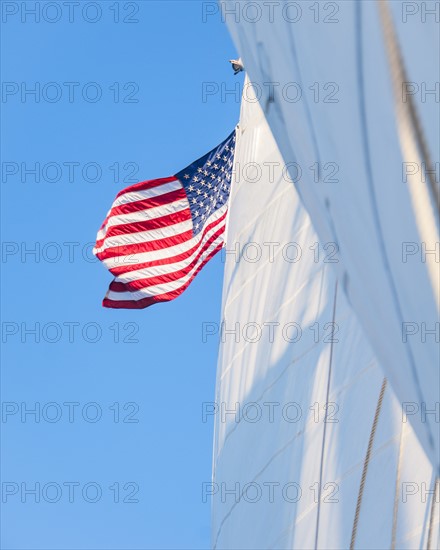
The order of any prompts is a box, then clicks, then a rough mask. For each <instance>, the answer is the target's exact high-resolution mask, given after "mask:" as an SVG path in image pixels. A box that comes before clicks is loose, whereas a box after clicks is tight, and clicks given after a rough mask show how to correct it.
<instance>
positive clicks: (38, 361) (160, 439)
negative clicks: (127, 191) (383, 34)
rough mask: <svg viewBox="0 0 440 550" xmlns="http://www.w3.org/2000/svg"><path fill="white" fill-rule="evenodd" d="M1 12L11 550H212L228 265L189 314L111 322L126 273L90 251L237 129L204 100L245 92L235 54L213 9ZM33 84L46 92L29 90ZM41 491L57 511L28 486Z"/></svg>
mask: <svg viewBox="0 0 440 550" xmlns="http://www.w3.org/2000/svg"><path fill="white" fill-rule="evenodd" d="M2 4H3V6H2V8H3V21H2V81H3V83H4V84H3V92H4V93H3V98H2V115H3V116H2V119H3V122H2V137H3V148H2V171H3V178H2V184H1V185H2V188H1V190H2V199H3V200H2V242H3V243H2V245H3V249H2V253H3V255H2V268H3V294H2V303H3V306H2V332H3V334H2V336H3V353H2V402H3V415H2V424H1V427H2V471H1V474H2V483H3V485H2V492H3V495H2V496H3V500H4V501H5V500H6V502H4V503H3V506H2V508H3V511H2V525H1V536H2V540H1V547H2V548H4V549H45V550H49V549H89V550H91V549H124V550H127V549H150V548H151V549H152V548H155V549H159V548H161V549H174V548H191V549H196V548H208V547H209V542H210V509H209V503H208V504H207V503H203V502H202V498H201V486H202V482H204V481H209V480H210V476H211V455H212V430H213V423H212V421H211V422H207V423H203V422H202V416H201V407H202V403H203V402H204V401H212V400H214V387H215V370H216V360H217V348H218V341H217V340H216V339H215V338H211V339H209V340H208V342H207V343H203V342H202V337H201V335H202V332H201V331H202V328H201V327H202V323H203V322H204V321H218V319H219V316H220V300H221V291H222V275H223V265H222V261H221V258H220V256H219V255H218V256H217V257H216V258H215V259H214V260H213V261H211V262H210V264H209V265H208V266H207V267H205V268H204V270H203V271H202V272H201V273H200V274H199V275H198V277H197V278H196V280H195V281H194V282H193V284H192V285H191V286H190V288H189V289H188V290H187V291H186V292H185V293H184V295H183V296H181V297H180V298H178V299H177V300H176V301H175V302H171V303H169V304H159V305H156V306H153V307H152V308H149V309H147V310H142V311H134V312H133V311H122V310H119V311H118V310H105V309H103V308H102V307H101V300H102V298H103V296H104V293H105V291H106V289H107V286H108V283H109V282H110V279H111V276H110V274H109V273H108V272H107V271H106V270H105V268H104V267H103V266H102V265H100V264H99V262H97V261H94V260H93V259H92V258H91V253H90V246H88V243H91V242H93V241H94V238H95V236H96V231H97V229H98V228H99V226H100V224H101V222H102V220H103V218H104V216H105V214H106V212H107V210H108V208H109V206H110V204H111V202H112V200H113V198H114V196H115V195H116V193H117V192H118V190H120V189H122V188H123V187H125V186H126V185H128V184H129V183H130V182H131V181H138V180H145V179H151V178H155V177H164V176H168V175H172V174H174V173H175V172H177V171H178V170H180V169H182V168H184V167H185V166H186V164H189V163H190V162H192V161H193V160H195V159H196V158H198V157H199V156H201V155H202V154H204V153H206V152H207V151H208V150H210V149H211V148H212V147H214V146H215V145H217V144H218V143H219V142H220V141H221V140H223V139H224V138H225V137H226V136H227V135H228V134H229V132H231V130H232V128H233V127H234V125H235V124H236V122H237V119H238V114H239V103H238V102H237V101H236V100H235V98H234V97H233V96H228V98H227V100H226V101H223V102H222V100H221V96H220V94H217V95H215V96H212V97H210V98H209V99H208V101H206V102H203V100H202V86H203V82H210V81H212V82H217V83H218V85H219V86H220V87H221V86H222V82H223V83H224V85H225V86H228V87H230V88H232V87H233V86H234V85H235V84H236V82H241V81H242V78H240V77H234V76H233V74H232V71H231V69H230V66H229V64H228V63H227V60H228V59H229V58H231V57H234V56H235V54H236V52H235V49H234V47H233V45H232V42H231V40H230V38H229V35H228V32H227V29H226V27H225V25H224V24H222V22H221V20H220V17H219V15H217V16H211V17H208V18H207V20H206V22H204V21H203V17H202V2H196V1H190V2H183V1H182V2H180V1H176V2H168V1H167V2H152V1H143V2H142V1H141V2H123V1H121V2H119V14H118V13H117V11H116V3H115V2H113V1H109V2H98V6H99V8H100V9H101V14H97V12H96V10H95V8H93V6H92V7H90V8H89V11H87V12H86V13H85V14H84V13H83V12H82V7H83V5H84V4H90V3H88V2H85V3H84V2H82V3H81V6H80V8H78V7H75V12H74V13H73V21H72V22H69V11H68V7H66V6H65V5H64V4H63V3H62V2H58V3H57V5H58V6H59V7H60V9H59V10H57V9H56V8H54V7H53V5H54V3H51V4H52V7H50V8H47V11H43V10H44V6H45V5H46V4H48V3H46V2H40V13H39V16H40V22H35V16H34V15H32V14H27V15H26V14H25V13H24V12H22V7H21V2H18V3H16V2H2ZM34 4H35V3H34V2H28V3H27V6H28V7H32V6H33V5H34ZM92 4H93V3H92ZM6 6H7V7H6ZM137 7H138V8H139V10H138V11H137V13H135V11H136V8H137ZM72 9H73V8H72ZM16 10H18V12H17V13H15V11H16ZM118 17H119V20H120V22H119V23H117V22H115V19H117V18H118ZM22 18H23V19H24V22H22V20H21V19H22ZM124 18H126V19H127V18H128V19H138V20H139V22H137V23H128V22H123V19H124ZM57 19H59V20H58V21H57ZM87 19H88V20H87ZM94 19H96V22H95V23H92V22H91V21H92V20H94ZM50 20H52V21H54V22H52V23H50V22H49V21H50ZM68 82H70V83H78V84H65V83H68ZM90 82H93V83H95V84H93V85H87V84H88V83H90ZM133 82H134V83H135V85H132V84H130V85H129V86H128V87H126V88H125V89H124V86H125V85H126V83H133ZM5 83H7V84H5ZM35 83H39V89H38V87H37V97H36V96H35V94H34V95H32V94H25V95H24V96H23V97H22V96H21V94H22V93H23V92H26V90H28V91H29V90H31V89H32V88H34V87H35ZM48 83H52V84H50V85H49V86H47V84H48ZM114 83H118V84H116V85H115V84H114ZM110 87H111V89H110ZM69 90H70V93H71V96H70V97H69ZM97 91H100V92H101V93H102V96H101V98H100V99H99V100H98V101H96V102H93V101H91V100H93V98H94V97H95V94H96V93H97ZM118 91H119V101H117V99H118V96H117V95H116V94H117V92H118ZM60 93H61V95H60ZM57 96H58V97H57ZM84 96H85V97H86V98H88V99H89V101H88V100H86V99H84ZM130 98H131V99H137V100H138V101H137V102H126V101H124V99H130ZM36 99H37V100H39V101H36ZM50 100H52V101H50ZM22 163H24V164H23V165H22ZM35 163H39V164H40V166H39V167H37V170H38V173H39V178H40V181H39V182H38V181H35V178H36V177H35V175H33V174H31V173H27V172H26V170H31V169H32V168H33V167H34V165H35ZM66 163H67V164H66ZM69 163H70V164H69ZM88 163H93V164H88ZM126 163H131V164H126ZM110 167H113V168H110ZM117 168H119V176H118V174H116V171H117ZM96 170H97V171H96ZM133 170H136V172H135V173H134V174H132V178H133V179H132V180H126V182H125V183H124V181H123V178H127V177H129V176H130V174H131V173H132V171H133ZM96 174H98V177H99V179H98V181H95V182H93V181H91V180H93V179H95V176H96ZM115 177H116V179H117V180H118V181H116V182H115ZM70 180H73V181H70ZM36 243H37V244H36ZM64 243H71V244H70V245H69V244H64ZM35 247H37V252H36V254H32V253H28V254H26V250H29V249H35ZM115 323H117V324H116V325H115ZM127 323H129V325H127ZM35 327H36V328H37V332H38V337H36V336H35V334H30V333H26V330H30V329H32V328H35ZM69 328H70V331H73V334H72V333H70V334H69ZM84 331H85V333H84ZM97 331H100V337H99V339H98V332H97ZM117 333H118V336H117ZM36 338H39V342H36ZM118 338H119V342H118V341H116V340H117V339H118ZM94 339H97V341H96V342H93V340H94ZM124 339H126V340H127V339H128V340H135V341H134V342H132V343H128V342H124V341H123V340H124ZM71 340H72V341H71ZM51 341H53V342H51ZM136 341H137V342H136ZM36 403H39V407H40V411H39V412H37V414H36V415H35V414H34V415H32V414H28V415H24V417H23V418H21V414H22V413H25V412H26V411H25V408H27V409H32V408H35V404H36ZM64 403H77V404H78V405H64ZM90 403H96V405H87V404H90ZM114 403H119V405H114ZM127 403H135V405H128V406H126V404H127ZM48 404H49V405H48ZM124 406H126V409H124ZM110 407H112V408H110ZM118 408H119V412H120V417H119V422H116V421H115V420H116V418H115V415H116V411H117V409H118ZM69 409H70V412H71V418H70V420H72V421H69ZM137 409H138V410H137ZM97 411H100V412H101V414H102V417H101V419H99V420H98V421H96V422H92V421H91V419H93V418H94V417H95V415H96V414H97ZM127 415H130V416H129V417H128V418H127ZM57 417H58V418H57ZM84 417H85V419H84ZM124 419H126V420H127V419H134V420H138V422H124V421H123V420H124ZM36 420H39V422H36ZM50 420H55V421H53V422H50ZM22 483H24V484H25V485H23V486H22V485H21V484H22ZM36 483H39V484H40V485H39V486H38V485H37V486H36V487H37V489H39V490H38V494H39V498H40V502H35V500H36V497H35V495H33V494H30V493H29V494H27V493H26V489H32V487H35V484H36ZM69 483H78V484H79V485H72V484H70V485H68V484H69ZM87 483H90V484H91V485H86V484H87ZM115 483H119V500H120V502H114V501H115V500H117V498H116V491H117V487H118V486H117V485H115ZM127 483H133V484H135V485H133V484H132V485H125V484H127ZM47 484H49V485H47ZM110 486H112V487H113V488H112V489H110V488H109V487H110ZM137 486H138V487H139V491H138V492H137V494H135V495H133V492H134V490H135V488H136V487H137ZM69 487H70V490H71V491H73V497H72V498H71V500H73V502H69ZM84 488H85V490H86V491H85V496H83V492H84ZM60 489H61V494H60V493H59V490H60ZM99 489H100V490H101V491H102V495H101V497H100V498H99V500H98V501H97V502H90V501H91V500H94V499H95V495H96V494H97V493H96V491H97V490H99ZM130 496H131V499H132V500H133V499H134V500H136V499H137V500H138V502H131V503H127V502H126V503H124V502H121V501H122V500H123V499H124V498H125V499H127V498H130ZM58 498H59V499H58ZM51 500H52V501H54V502H50V501H51Z"/></svg>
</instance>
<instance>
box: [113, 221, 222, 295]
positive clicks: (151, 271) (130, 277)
mask: <svg viewBox="0 0 440 550" xmlns="http://www.w3.org/2000/svg"><path fill="white" fill-rule="evenodd" d="M223 230H224V227H223V226H222V227H220V228H219V229H218V231H216V232H215V233H214V234H213V235H211V237H210V238H209V239H204V240H203V241H202V242H201V243H200V245H199V247H198V249H196V251H195V252H194V253H193V254H191V255H189V256H188V255H187V256H186V257H185V258H183V259H182V260H180V261H177V262H174V263H167V264H159V265H155V266H149V267H148V268H146V269H140V270H138V271H130V272H128V273H125V274H124V275H122V276H120V277H116V279H115V281H114V282H113V283H112V284H111V285H110V288H111V290H116V291H118V290H119V289H120V288H121V287H120V286H119V285H121V284H123V285H128V286H129V287H130V289H131V290H140V289H142V288H145V287H147V286H153V285H156V284H160V283H161V282H168V281H173V280H176V279H179V278H181V277H182V276H184V275H186V274H187V273H189V272H190V271H191V269H192V268H193V267H194V265H195V264H196V263H197V262H198V260H199V258H200V257H201V256H202V254H204V252H205V250H206V248H207V247H209V246H210V245H211V244H212V243H213V242H214V241H216V242H217V243H218V244H219V243H220V242H222V240H223ZM115 285H118V286H115Z"/></svg>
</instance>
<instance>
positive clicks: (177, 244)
mask: <svg viewBox="0 0 440 550" xmlns="http://www.w3.org/2000/svg"><path fill="white" fill-rule="evenodd" d="M234 141H235V133H233V134H231V135H230V136H229V137H228V138H227V139H226V140H225V141H224V142H223V143H221V144H220V145H219V146H218V147H216V148H215V149H213V150H212V151H211V152H210V153H208V154H207V155H205V156H203V157H201V158H200V159H199V160H197V161H195V162H193V163H192V164H190V165H189V166H188V167H187V168H185V169H184V170H183V171H181V172H179V173H178V174H177V175H176V176H170V177H168V178H161V179H156V180H150V181H143V182H140V183H137V184H135V185H132V186H130V187H128V188H127V189H124V190H122V191H120V192H119V193H118V195H117V197H116V199H115V201H114V203H113V205H112V207H111V209H110V210H109V212H108V214H107V216H106V218H105V220H104V222H103V224H102V225H101V228H100V229H99V231H98V235H97V240H96V245H95V248H94V254H95V255H96V256H97V257H98V258H99V259H100V260H101V261H102V262H103V263H104V264H105V265H106V267H107V268H108V269H109V270H110V271H111V273H112V274H113V275H114V276H115V279H114V280H113V282H112V283H111V284H110V287H109V290H108V292H107V295H106V297H105V298H104V301H103V305H104V306H105V307H111V308H129V309H139V308H144V307H147V306H148V305H151V304H153V303H156V302H163V301H169V300H172V299H173V298H176V297H177V296H178V295H180V294H181V293H182V292H183V291H184V290H185V288H187V286H188V285H189V284H190V283H191V281H192V280H193V279H194V277H195V276H196V274H197V273H198V272H199V271H200V269H201V268H202V267H203V266H204V265H205V264H206V262H207V261H209V259H210V258H211V257H212V256H213V255H214V254H216V253H217V252H218V251H219V250H220V249H221V248H222V246H223V243H224V233H225V225H226V216H227V211H228V197H229V189H230V179H231V170H232V165H233V153H234V145H235V144H234Z"/></svg>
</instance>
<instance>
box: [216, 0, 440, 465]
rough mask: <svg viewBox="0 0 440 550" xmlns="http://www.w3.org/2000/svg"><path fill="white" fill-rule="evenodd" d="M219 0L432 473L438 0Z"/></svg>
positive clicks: (436, 448)
mask: <svg viewBox="0 0 440 550" xmlns="http://www.w3.org/2000/svg"><path fill="white" fill-rule="evenodd" d="M243 4H247V3H243ZM267 4H270V3H267ZM221 5H222V7H223V10H224V17H225V20H226V23H227V25H228V27H229V30H230V32H231V35H232V37H233V39H234V41H235V44H236V46H237V49H238V52H239V54H240V56H241V58H242V60H243V64H244V67H245V69H246V71H247V74H248V75H249V78H250V80H251V81H252V82H253V83H254V85H255V86H258V91H259V96H260V104H261V105H262V106H263V108H264V115H265V117H266V119H267V121H268V123H269V126H270V128H271V130H272V132H273V135H274V137H275V140H276V143H277V145H278V148H279V150H280V152H281V155H282V157H283V159H284V162H285V163H286V164H288V165H289V171H290V173H291V176H292V179H293V180H294V185H295V188H296V190H297V192H298V194H299V195H300V197H301V200H302V202H303V204H304V206H305V208H306V209H307V212H308V214H309V215H310V219H311V222H312V224H313V226H314V228H315V229H316V232H317V234H318V236H319V238H320V240H321V242H323V243H326V242H335V243H337V246H338V249H339V258H340V261H339V262H338V263H337V264H335V265H334V266H330V267H332V268H333V269H334V270H335V271H337V273H338V277H339V280H340V290H341V292H340V294H339V295H340V296H341V300H345V298H344V297H343V295H344V296H345V297H346V298H347V300H348V302H349V303H350V304H351V306H352V307H353V309H354V311H355V312H356V314H357V317H358V319H359V322H360V324H361V326H362V327H363V329H364V331H365V334H366V336H367V338H368V341H369V342H370V344H371V346H372V348H373V350H374V355H375V356H376V357H377V359H378V360H379V361H380V363H381V365H382V367H383V369H384V372H385V374H386V376H387V377H388V379H389V382H390V383H391V385H392V387H393V390H394V391H395V393H396V396H397V399H398V401H399V402H400V403H401V404H407V403H411V404H412V405H411V406H412V407H413V414H411V415H410V416H409V419H410V422H411V424H412V426H413V428H414V430H415V432H416V434H417V436H418V438H419V440H420V441H421V443H422V446H423V448H424V449H425V451H426V453H427V455H428V456H429V458H430V460H431V462H432V464H433V465H435V468H436V469H437V472H438V471H439V460H440V430H439V414H440V411H439V387H440V379H439V368H438V362H439V346H438V342H439V329H440V325H439V322H438V321H439V309H438V300H437V297H438V284H439V282H438V280H436V278H435V273H436V271H437V270H438V265H439V264H438V262H439V253H440V251H439V236H438V228H437V229H436V223H437V221H438V220H436V219H435V217H437V216H438V210H437V207H436V205H435V201H434V199H433V201H432V204H427V203H426V200H425V202H424V203H423V205H424V206H423V205H421V204H420V201H421V199H422V197H425V198H426V197H427V196H429V193H428V192H427V190H426V189H427V187H428V185H429V182H430V181H431V183H432V181H433V179H434V180H435V181H434V186H435V185H438V179H439V175H438V166H439V163H438V158H436V157H435V156H434V155H436V154H437V152H438V151H439V150H440V147H439V132H438V119H439V106H440V102H439V97H438V95H439V93H440V91H439V88H438V82H437V81H438V67H439V59H438V56H439V51H440V49H439V47H438V42H439V26H438V5H435V3H432V5H431V4H429V3H423V2H422V3H416V2H400V1H393V2H390V3H389V4H388V3H387V2H385V1H384V0H382V1H381V2H374V1H358V2H356V1H351V0H347V1H344V2H327V3H322V2H293V3H292V2H286V3H277V6H275V4H274V5H273V6H272V8H273V9H269V8H268V6H267V5H266V6H265V7H264V6H263V5H260V12H259V13H258V14H257V15H258V16H256V15H255V14H253V12H252V10H251V9H250V8H249V6H248V8H247V9H248V11H246V12H245V11H243V9H242V7H243V6H242V4H241V3H237V2H234V1H233V0H226V1H225V2H222V3H221ZM429 6H431V7H429ZM384 9H386V10H387V12H386V13H385V12H384V11H383V10H384ZM254 10H255V6H254ZM436 12H437V15H436ZM388 16H389V17H388ZM387 21H388V26H387V24H386V22H387ZM390 22H391V26H390ZM393 36H394V38H395V39H396V40H395V41H394V50H393V47H392V46H393ZM390 44H391V46H390ZM393 51H394V53H393ZM396 52H397V53H396ZM399 56H400V57H401V58H402V59H403V60H404V64H405V70H406V76H405V78H407V79H408V80H407V81H406V82H401V81H399V78H400V79H401V78H402V71H401V70H400V71H399V59H400V58H399ZM399 75H400V76H399ZM399 89H400V90H401V93H400V94H399ZM410 101H411V105H412V106H413V107H415V111H417V113H418V115H417V116H418V117H419V119H417V116H416V122H417V123H418V125H419V126H420V128H423V132H422V138H423V139H422V138H420V136H419V137H418V141H417V143H416V138H415V137H414V136H415V135H416V134H417V132H418V130H420V128H419V129H417V128H416V126H417V124H416V122H414V120H413V118H414V113H412V111H411V108H410V107H408V104H409V102H410ZM411 117H413V118H411ZM418 133H419V134H420V132H418ZM413 134H414V135H413ZM421 141H422V142H423V143H422V144H420V142H421ZM423 151H424V153H423ZM427 152H428V153H429V152H430V156H431V164H427V158H426V157H429V155H428V153H427ZM422 153H423V154H422ZM298 167H299V169H298ZM317 170H318V172H317ZM432 170H437V173H436V174H433V172H432ZM298 174H300V175H298ZM317 174H318V176H317ZM315 178H317V179H318V180H319V183H316V182H315ZM332 179H333V181H335V180H337V183H334V184H332V183H328V182H331V181H332ZM433 216H434V218H433ZM428 217H429V218H430V221H429V223H428V222H427V223H426V224H425V223H424V221H426V220H427V218H428ZM293 219H296V216H294V214H293V213H292V220H293ZM329 277H330V275H329ZM256 292H257V291H256ZM261 307H262V306H261ZM404 406H405V407H407V406H408V407H409V406H410V405H404Z"/></svg>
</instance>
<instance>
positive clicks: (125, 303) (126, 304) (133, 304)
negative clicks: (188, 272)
mask: <svg viewBox="0 0 440 550" xmlns="http://www.w3.org/2000/svg"><path fill="white" fill-rule="evenodd" d="M222 247H223V244H222V243H220V244H219V245H218V247H216V248H215V250H213V251H212V252H211V253H210V254H209V256H207V257H206V258H205V259H204V260H203V262H202V263H201V264H200V266H199V267H198V268H197V270H196V271H195V272H194V274H193V275H192V277H191V278H190V279H189V280H188V281H187V282H186V283H185V284H184V285H183V286H182V287H180V288H178V289H177V290H173V291H172V292H168V293H165V294H159V295H157V296H150V297H148V298H142V300H137V301H136V300H121V301H117V300H109V299H108V298H104V300H103V302H102V305H103V306H104V307H108V308H112V309H124V308H126V309H144V308H146V307H148V306H151V305H153V304H156V303H159V302H169V301H170V300H174V298H177V297H178V296H180V294H182V292H183V291H184V290H186V288H188V286H189V284H190V283H191V282H192V280H193V279H194V277H195V276H196V275H197V273H199V271H200V270H201V269H202V268H203V266H204V265H206V263H207V262H208V261H209V260H210V259H211V258H212V257H213V256H214V255H215V254H217V252H218V251H219V250H221V249H222Z"/></svg>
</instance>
